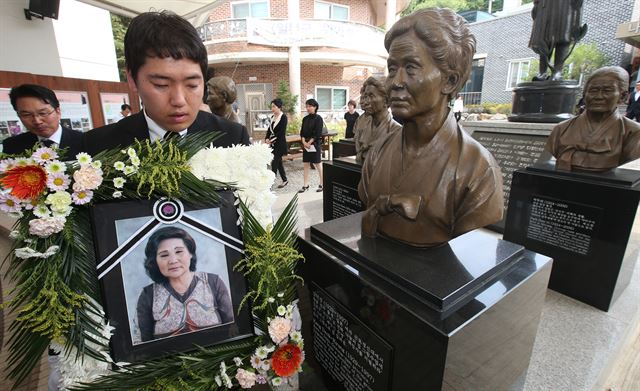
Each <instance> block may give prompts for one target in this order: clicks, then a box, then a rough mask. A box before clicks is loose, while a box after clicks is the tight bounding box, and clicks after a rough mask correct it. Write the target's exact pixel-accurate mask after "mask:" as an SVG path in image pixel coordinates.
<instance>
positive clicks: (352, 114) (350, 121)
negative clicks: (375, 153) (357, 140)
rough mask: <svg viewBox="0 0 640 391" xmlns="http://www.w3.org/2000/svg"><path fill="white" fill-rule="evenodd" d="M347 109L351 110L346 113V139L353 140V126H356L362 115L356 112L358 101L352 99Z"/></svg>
mask: <svg viewBox="0 0 640 391" xmlns="http://www.w3.org/2000/svg"><path fill="white" fill-rule="evenodd" d="M347 107H348V108H349V109H348V110H349V111H347V112H346V113H344V119H345V121H347V129H346V130H345V133H344V137H346V138H353V137H354V133H353V125H355V124H356V120H357V119H358V117H359V116H360V114H359V113H358V112H357V111H356V101H355V100H353V99H351V100H350V101H349V103H347Z"/></svg>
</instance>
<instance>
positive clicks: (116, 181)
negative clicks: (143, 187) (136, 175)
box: [113, 177, 127, 189]
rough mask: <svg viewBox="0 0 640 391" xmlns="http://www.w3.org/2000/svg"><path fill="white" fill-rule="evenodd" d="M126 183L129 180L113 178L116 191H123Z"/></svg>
mask: <svg viewBox="0 0 640 391" xmlns="http://www.w3.org/2000/svg"><path fill="white" fill-rule="evenodd" d="M126 182H127V180H126V179H124V178H122V177H116V178H113V187H115V188H116V189H122V187H123V186H124V184H125V183H126Z"/></svg>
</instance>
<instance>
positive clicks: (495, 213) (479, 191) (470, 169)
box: [358, 8, 503, 247]
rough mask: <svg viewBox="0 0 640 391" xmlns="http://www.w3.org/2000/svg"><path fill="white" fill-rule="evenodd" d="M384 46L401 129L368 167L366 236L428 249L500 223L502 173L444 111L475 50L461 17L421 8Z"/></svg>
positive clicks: (363, 182)
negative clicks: (401, 123)
mask: <svg viewBox="0 0 640 391" xmlns="http://www.w3.org/2000/svg"><path fill="white" fill-rule="evenodd" d="M384 43H385V47H386V49H387V51H388V52H389V58H388V60H387V64H388V68H389V76H388V77H387V81H386V85H387V90H388V94H389V101H390V104H391V111H392V112H393V115H394V116H395V117H397V118H399V119H401V120H402V121H403V123H404V124H403V126H402V129H401V131H398V132H393V133H390V134H388V135H387V136H386V137H385V138H383V139H382V140H380V142H379V143H377V144H376V146H375V147H374V148H373V150H371V151H370V152H369V154H368V155H367V158H366V160H365V162H364V165H363V170H362V180H361V182H360V185H359V189H358V192H359V195H360V198H361V199H362V201H363V202H364V204H365V205H366V208H367V210H366V212H365V213H364V215H363V219H362V231H363V234H364V235H368V236H373V235H376V233H377V234H380V235H383V236H386V237H388V238H391V239H394V240H398V241H401V242H404V243H407V244H410V245H413V246H419V247H430V246H436V245H439V244H442V243H444V242H447V241H449V240H450V239H452V238H454V237H456V236H459V235H461V234H463V233H465V232H468V231H471V230H473V229H475V228H478V227H483V226H485V225H488V224H491V223H495V222H496V221H498V220H500V219H501V218H502V210H503V200H502V175H501V173H500V167H499V166H498V163H497V162H496V161H495V159H494V158H493V157H492V156H491V154H490V153H489V152H488V151H487V150H486V149H484V147H482V145H480V144H479V143H478V142H476V141H475V140H474V139H472V138H471V137H470V136H468V135H467V133H466V132H465V131H464V130H463V129H462V128H461V127H460V126H459V125H458V124H457V123H456V120H455V118H454V116H453V114H452V113H451V111H450V110H449V108H448V105H447V104H448V102H449V101H450V100H451V98H452V97H455V96H456V93H457V92H458V91H459V90H460V89H461V88H462V87H463V85H464V83H465V81H466V80H467V78H468V77H469V73H470V70H471V62H472V59H473V54H474V52H475V46H476V42H475V38H474V37H473V35H472V34H471V32H470V31H469V29H468V27H467V25H466V23H465V21H464V19H463V18H462V17H460V16H458V15H456V14H455V13H454V12H453V11H451V10H449V9H439V8H436V9H425V10H420V11H417V12H415V13H413V14H412V15H410V16H407V17H404V18H402V19H400V20H399V21H398V22H397V23H396V24H394V25H393V27H392V28H391V30H389V32H387V35H386V36H385V41H384Z"/></svg>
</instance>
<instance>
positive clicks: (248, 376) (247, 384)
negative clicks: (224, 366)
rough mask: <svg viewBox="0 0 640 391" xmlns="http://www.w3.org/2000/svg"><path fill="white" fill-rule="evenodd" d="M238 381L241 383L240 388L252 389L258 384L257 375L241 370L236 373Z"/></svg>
mask: <svg viewBox="0 0 640 391" xmlns="http://www.w3.org/2000/svg"><path fill="white" fill-rule="evenodd" d="M236 380H238V383H240V387H242V388H251V387H253V386H254V385H255V384H256V374H255V373H253V372H250V371H245V370H244V369H242V368H240V369H238V372H237V373H236Z"/></svg>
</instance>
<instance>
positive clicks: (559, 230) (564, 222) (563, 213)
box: [527, 195, 601, 255]
mask: <svg viewBox="0 0 640 391" xmlns="http://www.w3.org/2000/svg"><path fill="white" fill-rule="evenodd" d="M600 215H601V209H600V208H596V207H593V206H588V205H582V204H576V203H570V202H566V201H562V200H556V199H552V198H543V197H540V196H536V195H534V196H532V200H531V214H530V216H529V226H528V228H527V238H529V239H533V240H537V241H539V242H542V243H546V244H548V245H551V246H555V247H559V248H561V249H563V250H566V251H570V252H573V253H576V254H580V255H587V254H588V253H589V249H590V248H591V239H592V237H593V234H594V231H595V229H596V227H597V224H598V221H599V220H600Z"/></svg>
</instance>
